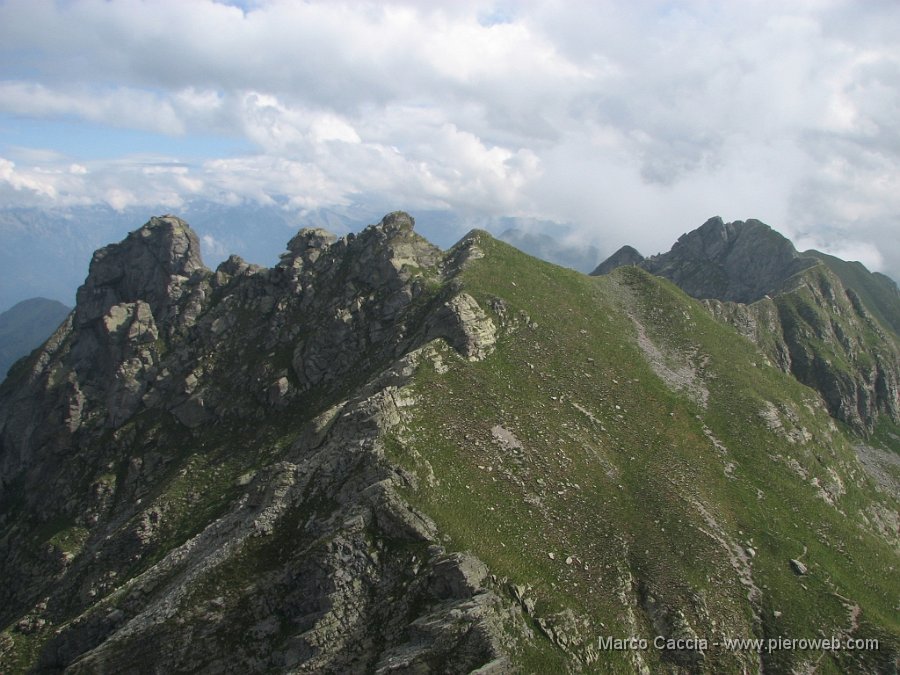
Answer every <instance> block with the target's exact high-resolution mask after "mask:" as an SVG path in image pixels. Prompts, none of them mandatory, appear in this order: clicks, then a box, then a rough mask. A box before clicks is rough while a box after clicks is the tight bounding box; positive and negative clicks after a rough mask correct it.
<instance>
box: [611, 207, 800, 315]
mask: <svg viewBox="0 0 900 675" xmlns="http://www.w3.org/2000/svg"><path fill="white" fill-rule="evenodd" d="M635 253H636V251H635ZM629 264H639V265H640V266H641V267H643V268H644V269H646V270H647V271H648V272H651V273H653V274H656V275H659V276H662V277H666V278H667V279H669V280H671V281H673V282H675V283H676V284H678V285H679V286H681V288H682V289H683V290H684V291H685V292H686V293H688V294H689V295H692V296H694V297H695V298H701V299H706V298H715V299H718V300H731V301H734V302H754V301H756V300H759V299H760V298H763V297H765V296H766V295H767V294H770V293H774V292H776V291H777V290H778V289H780V288H781V287H782V286H783V285H784V283H785V282H786V281H787V280H788V279H790V278H791V277H792V276H793V275H794V274H796V273H797V272H799V271H801V270H803V269H806V268H808V267H812V266H814V265H815V264H816V261H815V260H813V259H811V258H807V257H803V256H801V255H800V254H799V253H797V250H796V249H795V248H794V245H793V244H792V243H791V242H790V241H789V240H788V239H787V238H785V237H784V236H782V235H781V234H779V233H778V232H776V231H775V230H773V229H772V228H771V227H769V226H768V225H766V224H765V223H762V222H760V221H758V220H753V219H750V220H746V221H741V220H737V221H734V222H732V223H726V222H724V221H723V220H722V218H720V217H719V216H715V217H713V218H710V219H709V220H707V221H706V222H705V223H704V224H703V225H701V226H700V227H698V228H697V229H696V230H692V231H691V232H688V233H686V234H683V235H681V237H679V238H678V241H676V242H675V244H674V245H673V246H672V249H671V250H670V251H669V252H668V253H662V254H660V255H655V256H652V257H650V258H646V259H644V260H636V259H635V258H634V257H633V256H628V255H623V254H622V251H621V250H620V251H619V252H617V253H616V254H614V255H613V256H612V257H610V258H609V259H607V260H606V261H604V262H603V263H601V264H600V265H599V266H598V268H597V270H595V271H594V274H595V275H597V274H607V273H609V272H611V271H612V270H614V269H615V268H616V267H621V266H622V265H629Z"/></svg>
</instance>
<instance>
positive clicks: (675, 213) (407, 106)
mask: <svg viewBox="0 0 900 675" xmlns="http://www.w3.org/2000/svg"><path fill="white" fill-rule="evenodd" d="M898 35H900V3H898V2H896V0H886V1H884V2H879V1H877V0H865V1H861V0H834V1H830V0H823V1H820V2H819V1H815V2H814V1H801V0H796V1H788V2H785V1H784V0H779V1H777V2H769V1H767V0H759V1H753V2H750V1H747V2H731V1H727V2H726V1H725V0H722V1H721V2H716V1H712V0H709V1H700V0H697V1H688V0H685V1H670V2H663V1H659V2H653V1H650V0H647V1H646V2H641V1H639V0H634V1H625V0H620V1H617V2H600V1H596V2H575V1H566V2H563V1H562V0H559V1H557V2H542V1H539V0H535V1H533V2H528V1H523V2H502V1H501V2H478V1H466V0H462V1H456V2H424V1H423V2H394V3H389V2H373V3H340V2H286V1H285V2H282V1H278V0H271V1H269V0H250V1H248V2H240V3H237V2H234V3H226V2H213V1H212V0H172V1H166V0H154V1H149V0H148V1H139V0H111V1H107V0H58V1H49V0H47V1H44V0H0V205H4V206H9V205H42V206H60V205H71V204H95V203H102V204H108V205H110V206H112V207H114V208H117V209H122V208H126V207H130V206H140V205H143V204H148V205H150V204H153V205H157V204H164V205H167V206H170V207H171V209H172V210H173V211H176V212H177V208H178V207H179V205H181V204H183V203H185V201H187V200H190V199H195V198H203V199H213V200H216V201H219V202H224V203H235V204H236V203H240V202H242V201H245V200H252V201H257V202H260V203H264V204H265V203H267V202H270V201H271V200H273V199H274V200H277V201H278V202H279V203H284V204H285V207H286V208H291V209H297V210H302V209H313V208H318V207H327V206H331V205H340V204H350V203H358V202H360V201H364V200H365V199H367V198H369V199H373V200H378V201H380V202H383V203H388V204H392V205H394V206H395V207H396V208H403V209H406V210H409V211H411V212H413V213H414V214H415V211H416V209H422V210H425V209H447V210H451V211H453V212H455V213H457V214H460V216H461V217H465V218H472V219H476V220H477V219H478V218H480V217H491V216H520V217H527V218H539V219H550V220H554V221H557V222H560V223H568V224H571V225H572V226H573V227H574V229H575V231H576V232H577V233H578V236H580V237H583V238H584V239H585V240H586V241H587V240H590V241H593V242H595V243H597V244H598V245H600V247H601V248H602V250H604V251H606V252H611V250H613V249H614V248H617V247H618V246H619V245H621V244H624V243H631V244H634V245H636V246H637V247H638V248H639V249H640V250H641V251H642V252H644V253H645V254H650V253H654V252H657V251H660V250H667V249H668V248H669V246H670V245H671V243H672V242H673V240H674V239H675V238H676V237H677V236H678V235H679V234H681V233H682V232H684V231H686V230H689V229H693V228H694V227H697V226H699V225H700V224H702V223H703V222H704V221H705V220H706V219H707V218H708V217H709V216H712V215H721V216H722V217H723V218H725V219H726V220H736V219H746V218H758V219H760V220H763V221H765V222H767V223H769V224H770V225H772V226H773V227H775V228H776V229H778V230H780V231H782V232H784V233H785V234H787V235H789V236H791V237H792V238H794V240H795V242H796V243H797V244H798V246H799V247H801V248H807V247H818V248H822V249H825V250H828V251H830V252H833V253H835V254H837V255H840V256H842V257H845V258H850V259H859V260H862V261H863V262H864V263H866V264H867V265H868V266H869V267H870V268H873V269H879V270H883V271H886V272H888V273H890V274H892V276H894V277H895V278H897V277H900V124H898V120H900V40H898V39H897V36H898Z"/></svg>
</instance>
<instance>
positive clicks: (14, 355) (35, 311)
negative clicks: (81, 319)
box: [0, 298, 72, 381]
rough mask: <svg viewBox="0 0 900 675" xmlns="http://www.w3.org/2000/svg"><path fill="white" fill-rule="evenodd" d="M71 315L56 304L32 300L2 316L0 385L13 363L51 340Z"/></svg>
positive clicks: (0, 318) (65, 308)
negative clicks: (52, 335)
mask: <svg viewBox="0 0 900 675" xmlns="http://www.w3.org/2000/svg"><path fill="white" fill-rule="evenodd" d="M70 311H72V308H71V307H66V306H65V305H64V304H62V303H61V302H57V301H56V300H48V299H47V298H31V299H29V300H23V301H22V302H20V303H17V304H16V305H14V306H13V307H11V308H10V309H8V310H6V311H5V312H3V313H2V314H0V381H2V380H3V378H5V377H6V371H8V370H9V368H10V366H11V365H12V364H13V363H15V362H16V361H17V360H18V359H20V358H22V357H23V356H27V355H28V354H29V353H30V352H31V350H33V349H37V348H38V347H40V346H41V345H42V344H43V343H44V341H45V340H46V339H47V338H48V337H50V334H51V333H52V332H53V331H55V330H56V329H57V328H58V327H59V324H61V323H62V322H63V319H65V318H66V317H67V316H68V314H69V312H70Z"/></svg>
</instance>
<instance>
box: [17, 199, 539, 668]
mask: <svg viewBox="0 0 900 675" xmlns="http://www.w3.org/2000/svg"><path fill="white" fill-rule="evenodd" d="M413 225H414V223H413V219H412V218H411V217H409V216H408V215H407V214H405V213H400V212H398V213H393V214H389V215H388V216H386V217H385V218H384V219H383V220H382V222H381V223H380V224H379V225H373V226H370V227H369V228H367V229H365V230H364V231H363V232H361V233H359V234H358V235H348V236H347V237H344V238H341V239H337V238H335V237H334V236H333V235H331V234H329V233H327V232H325V231H323V230H318V229H308V230H302V231H301V232H300V233H298V234H297V235H296V236H295V237H294V238H293V239H291V241H290V242H289V244H288V250H287V252H286V253H285V254H284V255H283V256H282V258H281V261H280V262H279V264H278V265H277V266H275V267H274V268H271V269H266V268H260V267H257V266H253V265H248V264H247V263H245V262H244V261H243V260H241V259H240V258H238V257H236V256H233V257H231V258H229V259H228V260H226V261H225V262H224V263H222V264H221V265H220V266H219V268H218V269H217V270H216V271H215V272H212V271H210V270H208V269H206V268H205V267H204V266H203V264H202V262H201V259H200V255H199V247H198V244H197V237H196V235H195V234H194V233H193V232H192V231H191V230H190V228H189V227H188V226H187V225H186V224H185V223H184V222H183V221H181V220H179V219H177V218H175V217H172V216H164V217H162V218H153V219H151V220H150V221H149V222H148V223H147V224H146V225H144V227H142V228H140V229H139V230H137V231H135V232H133V233H132V234H130V235H129V236H128V237H127V238H126V239H125V240H124V241H123V242H121V243H120V244H115V245H112V246H108V247H106V248H104V249H101V250H100V251H98V252H97V253H96V255H95V256H94V260H93V261H92V263H91V269H90V273H89V275H88V278H87V280H86V281H85V284H84V286H82V288H81V289H80V290H79V292H78V305H77V307H76V309H75V312H74V313H73V314H72V315H71V316H70V318H69V320H68V321H67V322H66V323H65V324H64V325H63V326H62V327H60V329H59V330H58V331H57V332H56V334H55V335H54V336H53V337H52V338H51V339H50V340H49V341H48V342H47V343H46V344H45V346H44V347H43V349H42V350H40V351H39V352H37V353H36V354H35V355H33V356H32V358H31V359H30V360H29V361H28V362H27V364H25V365H24V366H23V367H22V368H21V369H20V372H17V376H16V377H15V378H13V379H11V380H10V381H7V382H6V383H5V384H4V385H3V387H2V388H0V514H2V517H0V574H2V576H3V578H4V584H3V585H2V589H0V627H5V626H9V625H18V624H20V623H21V625H22V626H23V629H22V630H23V631H24V630H27V631H30V635H31V636H32V637H33V638H34V639H35V640H37V644H40V645H42V646H41V647H40V649H39V651H38V652H37V654H36V656H35V657H34V658H35V659H36V662H35V663H34V664H32V665H35V666H36V667H37V668H38V669H47V670H59V669H68V670H69V671H71V672H98V671H100V672H117V671H123V670H127V669H129V668H131V667H133V666H134V664H135V663H140V664H142V667H145V668H147V669H149V670H155V671H175V670H178V671H181V670H200V671H203V672H221V671H240V672H261V671H292V672H310V673H312V672H317V673H318V672H335V673H336V672H341V673H343V672H384V673H387V672H431V671H433V670H434V669H435V668H440V669H442V670H444V671H445V672H451V671H447V670H446V669H445V668H444V666H441V665H439V664H453V667H454V668H455V669H456V670H453V671H452V672H469V671H473V670H475V669H478V668H481V667H482V666H483V667H485V668H487V669H488V670H489V671H490V672H504V669H506V667H507V665H508V662H507V661H506V653H507V651H508V649H509V639H510V638H509V625H510V621H512V622H513V624H515V623H516V621H518V622H519V624H521V626H520V627H521V630H527V629H525V628H524V623H522V622H521V619H516V616H518V614H517V612H516V611H514V610H513V609H512V608H511V606H510V605H509V604H508V603H506V601H504V600H502V594H499V593H497V592H496V589H495V588H493V586H492V584H491V581H490V576H489V574H488V571H487V568H485V566H484V565H483V564H482V563H481V562H480V561H478V560H477V559H475V558H474V557H472V556H471V555H468V554H463V553H450V554H448V553H445V552H444V550H443V548H441V547H440V546H438V545H437V544H438V543H439V541H440V533H438V532H437V530H436V528H435V525H434V523H433V522H431V520H430V519H429V518H428V517H427V516H425V515H424V514H422V513H419V512H417V511H416V510H415V509H413V508H411V507H410V506H409V505H408V504H407V503H406V502H405V501H404V499H403V498H402V497H401V496H400V492H399V491H398V488H399V487H402V486H404V485H406V483H407V482H408V481H410V480H412V479H411V478H410V477H409V476H407V475H405V474H404V473H403V472H402V471H400V470H399V469H398V468H397V467H395V466H393V465H392V464H391V462H390V461H389V460H388V459H387V457H386V455H385V451H384V440H383V439H384V438H385V435H386V434H388V433H390V432H391V431H392V430H393V429H395V428H396V427H398V425H402V422H403V415H404V412H403V411H404V408H405V407H407V406H409V405H411V404H412V402H413V400H412V398H411V394H410V392H409V391H407V388H406V387H405V385H406V382H407V381H408V379H409V377H410V375H411V374H412V373H413V372H414V371H415V369H416V368H417V367H418V361H419V359H420V357H421V353H422V350H423V348H425V347H426V346H427V345H428V344H429V343H430V342H431V341H433V340H437V339H443V340H446V342H447V343H448V344H449V345H450V346H451V347H453V348H454V349H455V350H456V351H457V353H458V354H459V356H460V357H461V358H466V359H473V360H474V359H479V358H482V357H483V356H484V355H485V354H486V353H488V352H489V351H490V349H491V348H492V345H493V343H494V341H495V340H496V335H497V329H496V327H495V325H494V324H493V322H492V320H491V318H490V317H489V316H488V315H487V314H486V313H485V312H484V311H483V310H482V309H481V307H480V306H479V305H478V302H477V301H476V300H475V299H474V298H473V297H471V296H469V295H468V294H465V293H461V292H460V290H459V288H458V286H457V285H456V284H454V283H452V278H453V276H454V275H455V274H457V273H458V272H459V270H460V269H461V268H462V267H463V266H464V264H463V263H462V262H461V261H464V260H465V259H467V258H468V257H470V256H472V255H477V251H476V250H475V245H474V244H475V241H476V240H477V237H474V236H473V237H469V238H467V240H465V241H464V242H461V243H460V245H458V247H457V248H456V249H454V250H453V251H451V252H449V253H448V254H446V255H445V254H443V253H442V252H441V251H440V250H438V249H436V248H435V247H433V246H432V245H431V244H429V243H428V242H426V241H425V240H424V239H422V238H421V237H419V236H418V235H416V234H415V232H414V231H413ZM469 249H471V250H469ZM297 429H299V431H297ZM35 532H45V533H46V536H44V535H41V536H36V535H35ZM23 622H24V623H23ZM503 626H505V628H504V627H503ZM16 630H18V629H16ZM10 648H11V647H9V645H6V646H4V645H0V660H2V658H3V653H4V650H5V649H10ZM485 672H488V671H485Z"/></svg>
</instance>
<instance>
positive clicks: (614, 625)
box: [392, 237, 900, 673]
mask: <svg viewBox="0 0 900 675" xmlns="http://www.w3.org/2000/svg"><path fill="white" fill-rule="evenodd" d="M479 244H480V245H481V246H483V247H484V250H485V252H486V257H485V258H483V259H481V260H478V261H476V262H475V263H474V264H473V265H472V266H471V268H470V269H469V270H468V271H467V272H466V274H465V277H464V278H465V283H466V287H467V288H468V289H470V290H471V292H472V293H473V294H474V295H475V297H476V298H477V299H478V300H479V301H480V302H481V304H482V305H487V306H492V303H493V306H495V307H502V314H500V315H498V316H497V320H498V321H500V322H501V323H504V322H505V324H506V326H507V330H508V333H507V334H506V336H505V337H504V338H503V339H502V340H501V341H500V343H499V345H498V348H497V351H496V352H495V354H493V355H492V356H491V357H489V358H487V359H486V360H484V361H483V362H481V363H477V364H466V363H459V362H455V361H453V360H452V359H450V360H448V361H447V363H448V364H449V370H448V371H447V372H446V373H444V374H438V373H437V372H435V371H434V370H429V369H423V370H422V371H420V373H419V375H418V376H417V387H416V392H417V394H418V395H419V396H421V399H422V400H421V403H420V405H419V406H417V407H416V409H415V411H414V413H413V414H412V416H411V419H410V421H409V422H408V423H407V428H406V430H405V432H404V433H403V434H402V435H401V436H399V437H398V438H396V439H394V441H393V446H392V447H393V456H394V457H396V458H397V460H398V461H400V462H401V463H403V464H404V465H405V466H407V467H408V468H409V469H411V470H413V471H415V472H416V473H417V474H418V476H419V484H420V485H421V486H422V487H421V488H420V489H419V490H417V491H410V492H409V493H408V494H409V498H410V499H411V500H412V501H413V502H414V503H415V504H417V505H418V506H420V507H421V508H422V509H424V510H425V511H426V512H427V513H429V514H431V515H432V516H433V517H434V518H435V520H436V522H437V523H438V525H439V527H441V528H442V529H444V530H446V531H447V532H448V534H449V535H450V537H452V542H453V544H452V545H453V547H460V548H464V549H470V550H472V551H474V552H475V553H476V554H477V555H478V556H479V557H480V558H482V559H483V560H484V561H485V562H486V563H487V564H488V565H489V567H490V569H491V570H492V571H493V572H494V573H495V574H497V575H499V576H501V577H507V578H509V580H510V584H512V585H514V586H515V585H518V586H520V587H525V588H527V589H528V590H527V591H526V592H525V593H524V596H525V598H527V599H528V600H529V601H533V602H534V609H533V612H532V616H533V617H536V621H538V622H540V621H544V622H545V623H546V625H547V629H546V632H547V633H548V634H550V635H554V633H553V630H554V629H553V627H552V626H553V625H554V622H555V623H562V624H564V625H568V624H571V625H569V628H568V630H569V631H570V632H571V635H570V634H567V633H565V631H560V632H562V633H563V638H562V639H556V640H555V641H556V648H555V649H554V648H553V647H551V646H550V644H549V643H546V644H543V645H542V647H541V648H540V649H538V653H537V654H531V655H530V656H529V657H528V658H534V659H535V661H533V664H534V665H535V666H536V665H537V664H539V663H549V662H550V660H552V658H553V657H554V656H558V652H559V651H560V649H559V648H560V646H562V647H563V649H562V651H567V652H569V653H570V654H571V655H573V658H575V659H576V663H580V664H582V665H584V666H585V667H587V666H588V665H589V664H593V666H592V667H595V668H597V670H598V672H609V671H610V669H614V668H619V669H620V671H621V672H627V669H628V668H631V667H637V666H640V665H641V664H642V662H643V663H644V664H646V665H647V666H649V667H650V669H651V670H652V671H654V672H658V669H659V668H661V667H663V666H666V665H668V666H672V664H677V663H681V664H682V665H686V666H690V667H692V668H693V667H696V668H702V669H704V670H706V671H707V672H726V671H728V672H731V671H735V670H737V669H739V668H742V667H745V666H749V667H754V666H755V661H754V659H755V655H753V654H749V653H745V652H729V651H728V650H725V649H715V648H713V649H710V650H709V651H708V652H707V653H706V655H705V657H703V658H698V657H697V655H696V654H690V653H681V654H679V653H661V652H658V651H655V650H653V649H651V650H648V651H646V652H637V653H636V652H628V651H624V652H608V651H606V652H600V651H598V650H597V649H596V644H595V642H596V640H595V638H596V637H597V636H604V635H606V636H620V637H627V636H629V635H634V634H643V635H645V636H653V635H658V634H665V635H679V634H681V635H691V634H693V633H696V634H698V635H701V636H705V637H708V638H709V639H710V640H712V639H714V638H717V637H720V636H722V635H725V636H729V637H740V636H753V635H758V636H766V637H774V636H791V637H814V636H816V635H817V634H818V633H819V631H824V633H825V634H827V635H831V634H839V633H840V632H841V631H849V630H852V631H853V634H854V635H858V636H869V637H877V638H880V639H881V640H882V644H883V645H886V644H896V638H897V631H898V628H900V626H898V622H897V620H896V617H897V615H896V611H895V610H896V608H895V606H894V604H895V601H896V597H897V592H898V590H900V586H898V576H897V575H896V574H888V575H885V574H884V573H883V572H884V570H885V569H894V566H895V565H896V564H897V548H896V546H897V538H896V531H891V530H890V528H885V531H881V532H879V531H878V528H877V527H875V526H874V525H873V524H872V521H873V520H874V519H876V518H877V516H875V515H874V514H879V513H882V512H883V510H886V511H887V512H893V513H896V508H897V504H896V502H891V501H890V500H889V499H888V498H887V497H886V496H885V495H881V494H879V493H877V492H876V491H875V490H874V489H873V487H872V482H871V481H870V479H869V478H867V477H866V475H865V474H864V473H863V472H862V471H861V470H860V468H859V464H858V463H857V461H856V458H855V455H854V452H853V449H852V447H851V445H850V443H849V442H848V441H847V439H846V438H845V436H844V435H843V434H842V433H841V432H840V431H839V430H838V429H837V428H836V427H835V425H834V424H833V422H832V421H831V419H829V417H828V415H827V413H826V412H825V410H823V409H822V408H821V407H820V406H819V404H818V402H817V397H816V396H815V394H814V392H812V391H811V390H809V389H806V388H805V387H803V386H801V385H799V384H798V383H797V382H796V381H795V380H793V379H792V378H790V377H789V376H786V375H784V374H783V373H782V372H780V371H779V370H778V369H776V368H774V367H766V366H763V365H762V360H763V359H762V358H761V354H760V353H759V352H758V351H757V350H756V349H755V348H754V347H753V346H751V344H750V343H748V342H745V341H744V340H742V339H741V338H740V337H739V336H738V335H737V334H736V333H734V332H733V331H732V330H731V329H730V328H728V327H726V326H723V325H720V324H719V323H718V322H716V321H715V320H714V319H713V318H712V317H711V316H709V314H708V313H707V312H706V311H705V310H704V309H703V307H702V305H700V304H699V303H697V302H695V301H693V300H691V299H689V298H688V297H687V296H686V295H684V294H683V293H682V292H681V291H679V290H678V289H676V288H675V287H674V286H673V285H672V284H670V283H669V282H666V281H664V280H661V279H659V278H656V277H652V276H650V275H649V274H647V273H645V272H643V271H641V270H638V269H637V268H623V269H622V270H619V271H618V272H617V273H616V274H614V275H613V276H611V277H601V278H595V279H592V278H588V277H584V276H582V275H578V274H574V273H571V272H567V271H565V270H561V269H559V268H555V267H553V266H550V265H545V264H542V263H538V262H536V261H534V260H532V259H529V258H527V257H525V256H523V255H522V254H521V253H519V252H517V251H515V250H513V249H511V248H509V247H507V246H505V245H503V244H501V243H499V242H496V241H492V240H490V239H488V238H487V237H482V238H481V240H480V242H479ZM494 298H502V300H503V304H502V306H501V305H499V304H498V303H497V302H496V300H494ZM523 313H524V314H523ZM526 315H527V316H526ZM642 343H643V344H644V349H642V348H641V344H642ZM650 362H653V363H655V368H656V370H657V371H658V372H659V373H661V374H662V377H660V376H659V375H658V374H657V373H656V372H654V366H653V365H651V363H650ZM666 381H668V384H666ZM507 433H509V434H512V436H514V437H515V439H517V442H513V444H512V445H510V443H509V442H508V441H504V438H505V435H506V434H507ZM518 443H520V444H521V448H516V447H514V446H515V445H517V444H518ZM873 495H874V498H873ZM750 549H752V551H753V553H749V552H748V551H749V550H750ZM790 558H800V559H802V561H804V562H805V563H806V564H807V565H808V566H809V568H810V574H809V575H808V576H806V577H802V578H801V577H798V576H797V575H796V574H795V573H794V572H793V571H792V568H791V565H790V563H789V559H790ZM857 606H860V607H864V608H865V609H863V610H862V612H861V614H860V617H861V618H860V620H859V621H858V622H855V621H850V619H849V616H850V613H851V610H853V612H855V611H856V610H854V609H853V608H854V607H857ZM567 610H571V611H572V612H574V619H573V617H572V616H571V615H570V616H568V617H567V616H566V614H565V613H564V612H565V611H567ZM560 612H563V614H560ZM713 617H714V618H713ZM856 623H859V626H858V627H855V624H856ZM572 626H577V628H573V627H572ZM573 635H577V637H573ZM551 641H552V640H551ZM891 649H896V647H892V648H890V647H889V648H888V650H887V651H890V650H891ZM858 656H859V655H858V654H857V655H854V656H853V657H850V656H848V655H846V654H827V655H822V654H820V653H814V654H803V653H792V652H786V651H785V652H775V653H772V654H766V655H764V656H763V662H764V664H765V666H766V669H767V671H768V670H769V669H770V668H771V669H772V670H773V671H775V672H787V670H788V669H789V668H790V667H796V666H798V665H799V664H800V663H801V662H808V663H809V662H816V663H817V664H818V665H817V667H818V668H819V670H818V671H817V672H835V673H837V672H845V669H846V668H848V667H850V666H851V664H853V663H856V664H857V666H858V665H859V664H858V662H855V661H852V658H856V657H858ZM866 658H868V659H870V661H869V663H870V665H872V667H875V666H874V665H873V664H874V662H876V661H877V660H878V659H879V658H881V659H885V652H882V653H881V654H880V655H876V654H870V655H867V656H866V657H865V658H864V659H863V660H865V659H866ZM541 659H547V661H546V662H544V661H541ZM848 659H851V660H848ZM890 660H891V658H890V657H887V660H886V661H883V662H882V663H886V662H887V661H890ZM615 664H618V665H615ZM692 664H693V665H692ZM854 667H856V666H854Z"/></svg>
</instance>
